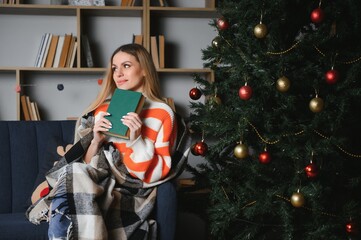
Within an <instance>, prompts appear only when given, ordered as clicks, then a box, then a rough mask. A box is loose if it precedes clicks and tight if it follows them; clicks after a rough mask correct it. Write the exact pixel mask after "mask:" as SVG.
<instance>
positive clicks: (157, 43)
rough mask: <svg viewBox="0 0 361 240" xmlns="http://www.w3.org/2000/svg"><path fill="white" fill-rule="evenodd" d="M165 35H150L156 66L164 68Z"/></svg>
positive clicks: (151, 51) (151, 49)
mask: <svg viewBox="0 0 361 240" xmlns="http://www.w3.org/2000/svg"><path fill="white" fill-rule="evenodd" d="M164 51H165V39H164V35H158V36H151V37H150V53H151V55H152V58H153V62H154V65H155V67H156V68H164Z"/></svg>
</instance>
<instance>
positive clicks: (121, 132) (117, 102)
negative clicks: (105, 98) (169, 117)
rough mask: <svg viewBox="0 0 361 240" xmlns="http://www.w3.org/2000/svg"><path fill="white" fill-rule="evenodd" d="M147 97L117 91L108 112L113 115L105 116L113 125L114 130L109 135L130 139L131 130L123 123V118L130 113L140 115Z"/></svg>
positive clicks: (130, 92) (110, 130)
mask: <svg viewBox="0 0 361 240" xmlns="http://www.w3.org/2000/svg"><path fill="white" fill-rule="evenodd" d="M144 101H145V97H144V96H143V94H142V93H140V92H134V91H130V90H122V89H118V88H117V89H115V91H114V94H113V96H112V99H111V100H110V103H109V106H108V110H107V112H108V113H110V114H111V115H109V116H105V117H106V118H107V119H109V120H110V122H111V123H112V128H111V129H109V131H108V132H104V133H105V134H107V135H110V136H114V137H120V138H125V139H129V128H128V127H127V126H125V125H124V124H123V123H122V122H121V120H120V119H121V118H122V117H123V116H125V115H127V113H129V112H135V113H138V114H139V113H140V111H141V110H142V108H143V105H144Z"/></svg>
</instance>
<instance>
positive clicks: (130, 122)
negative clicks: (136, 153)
mask: <svg viewBox="0 0 361 240" xmlns="http://www.w3.org/2000/svg"><path fill="white" fill-rule="evenodd" d="M121 121H122V123H123V124H124V125H125V126H127V127H128V128H129V130H130V136H129V140H130V141H131V142H132V141H134V140H135V139H137V138H138V137H139V136H140V134H141V130H142V124H143V123H142V120H140V117H139V115H138V114H137V113H134V112H130V113H128V114H127V115H125V116H123V117H122V119H121Z"/></svg>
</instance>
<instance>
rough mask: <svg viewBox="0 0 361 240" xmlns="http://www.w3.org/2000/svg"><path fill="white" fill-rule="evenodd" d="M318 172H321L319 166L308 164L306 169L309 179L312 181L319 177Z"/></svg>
mask: <svg viewBox="0 0 361 240" xmlns="http://www.w3.org/2000/svg"><path fill="white" fill-rule="evenodd" d="M318 172H319V169H318V166H317V165H316V164H315V163H313V162H311V163H310V164H308V165H307V166H306V167H305V173H306V175H307V177H308V178H310V179H313V178H315V177H317V176H318Z"/></svg>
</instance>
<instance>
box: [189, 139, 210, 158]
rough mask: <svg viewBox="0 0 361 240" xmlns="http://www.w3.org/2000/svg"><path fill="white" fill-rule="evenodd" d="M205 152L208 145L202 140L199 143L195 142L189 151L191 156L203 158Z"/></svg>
mask: <svg viewBox="0 0 361 240" xmlns="http://www.w3.org/2000/svg"><path fill="white" fill-rule="evenodd" d="M207 151H208V145H207V144H206V143H205V142H204V141H203V140H202V141H200V142H196V143H195V144H194V145H193V147H192V149H191V152H192V154H193V155H195V156H198V155H200V156H205V155H206V153H207Z"/></svg>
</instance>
